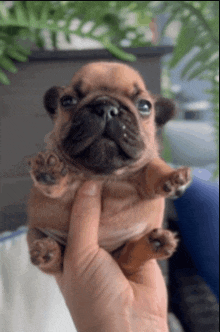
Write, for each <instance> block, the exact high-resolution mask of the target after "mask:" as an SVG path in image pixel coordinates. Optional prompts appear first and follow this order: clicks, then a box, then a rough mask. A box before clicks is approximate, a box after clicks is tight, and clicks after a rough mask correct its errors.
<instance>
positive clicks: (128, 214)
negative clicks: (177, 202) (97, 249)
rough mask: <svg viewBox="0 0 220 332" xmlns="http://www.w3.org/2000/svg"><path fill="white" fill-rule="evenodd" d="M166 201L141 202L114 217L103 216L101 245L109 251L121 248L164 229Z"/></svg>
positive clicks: (100, 233)
mask: <svg viewBox="0 0 220 332" xmlns="http://www.w3.org/2000/svg"><path fill="white" fill-rule="evenodd" d="M164 208H165V200H164V198H158V199H154V200H145V201H143V200H140V201H139V202H138V203H136V204H135V205H133V206H132V207H130V208H128V209H126V210H123V211H121V212H118V213H117V214H115V215H113V216H111V217H110V216H105V213H103V215H102V219H101V222H100V228H99V245H100V246H101V247H102V248H104V249H106V250H107V251H113V250H115V249H117V248H119V247H120V246H121V245H123V244H124V243H125V242H127V241H137V240H138V239H139V238H141V237H142V236H143V235H144V234H147V233H149V232H150V231H151V230H152V229H154V228H160V227H162V223H163V216H164Z"/></svg>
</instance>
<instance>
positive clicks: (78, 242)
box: [67, 181, 101, 253]
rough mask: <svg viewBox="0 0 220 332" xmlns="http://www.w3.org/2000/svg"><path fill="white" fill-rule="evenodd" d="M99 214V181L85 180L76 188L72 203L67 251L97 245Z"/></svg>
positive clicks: (77, 250) (76, 250)
mask: <svg viewBox="0 0 220 332" xmlns="http://www.w3.org/2000/svg"><path fill="white" fill-rule="evenodd" d="M100 214H101V183H100V182H94V181H87V182H85V183H84V184H83V185H82V187H81V188H80V189H79V190H78V192H77V195H76V197H75V201H74V204H73V208H72V212H71V218H70V228H69V233H68V242H67V243H68V246H67V247H68V248H67V250H68V251H69V252H71V253H73V252H74V251H75V252H79V251H82V250H83V249H85V248H87V247H88V246H90V247H91V246H94V248H95V247H96V248H97V247H98V228H99V221H100Z"/></svg>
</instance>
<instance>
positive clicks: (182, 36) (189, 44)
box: [169, 24, 197, 69]
mask: <svg viewBox="0 0 220 332" xmlns="http://www.w3.org/2000/svg"><path fill="white" fill-rule="evenodd" d="M196 38H197V35H196V33H195V30H194V28H192V27H189V25H187V24H186V25H185V24H183V25H182V28H181V31H180V33H179V36H178V37H177V41H176V46H175V48H174V54H173V58H172V60H171V61H170V64H169V66H170V68H171V69H173V68H175V67H176V66H177V64H178V63H179V62H180V61H181V60H182V59H183V57H184V56H185V55H187V54H188V53H189V52H190V51H191V50H192V49H193V48H194V47H195V43H194V42H195V40H196Z"/></svg>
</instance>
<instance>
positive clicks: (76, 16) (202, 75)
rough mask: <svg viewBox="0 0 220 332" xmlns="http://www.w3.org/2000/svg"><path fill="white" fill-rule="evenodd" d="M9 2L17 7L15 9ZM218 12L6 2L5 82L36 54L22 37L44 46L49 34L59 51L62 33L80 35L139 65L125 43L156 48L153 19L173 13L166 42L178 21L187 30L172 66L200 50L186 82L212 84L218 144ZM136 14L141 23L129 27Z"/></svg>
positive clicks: (2, 15) (211, 5) (1, 20)
mask: <svg viewBox="0 0 220 332" xmlns="http://www.w3.org/2000/svg"><path fill="white" fill-rule="evenodd" d="M9 3H12V4H11V6H10V7H9V6H8V4H9ZM218 13H219V2H218V1H12V2H10V1H0V82H1V83H3V84H10V82H9V80H8V78H7V76H6V73H5V70H6V71H10V72H12V73H16V72H17V68H16V66H15V65H14V62H13V61H12V60H16V61H27V59H28V56H29V55H30V53H31V51H30V49H27V48H24V47H23V46H21V45H20V44H19V43H18V40H20V39H28V40H31V41H32V42H33V43H35V44H36V45H37V46H38V47H39V48H43V47H45V43H46V42H45V38H44V37H43V34H42V32H43V31H45V30H47V31H49V32H50V38H51V41H52V45H53V47H54V48H57V46H58V33H59V32H63V33H64V35H65V37H66V40H67V41H68V42H70V36H71V35H72V34H74V35H78V36H81V37H86V38H91V39H93V40H97V41H99V42H100V43H101V44H102V45H103V46H104V47H105V48H106V49H108V50H109V51H110V52H111V53H112V54H114V55H115V56H116V57H117V58H120V59H121V60H127V61H135V57H134V55H132V54H128V53H126V52H124V51H123V50H122V49H121V46H122V45H123V42H124V41H125V40H129V43H130V44H129V46H133V47H137V46H145V47H146V46H152V44H151V42H150V41H148V40H147V39H146V29H148V28H149V27H148V25H149V23H150V21H151V20H152V18H154V17H156V16H158V15H160V14H169V18H168V20H167V22H166V25H165V26H164V28H163V32H162V35H161V38H162V37H163V36H164V35H165V33H166V31H167V28H168V27H169V26H170V24H172V23H173V22H176V21H178V22H180V23H181V29H180V32H179V34H178V36H177V39H176V42H175V48H174V52H173V56H172V59H171V61H170V62H169V64H168V65H169V67H168V68H169V69H173V68H175V67H176V66H177V65H178V64H179V63H180V62H181V61H182V60H183V59H184V57H185V56H186V55H187V54H189V53H190V52H191V51H192V50H195V49H196V50H197V53H196V55H195V56H194V57H193V58H191V59H190V60H189V61H188V63H187V64H186V65H185V67H184V69H183V71H182V78H186V79H187V80H192V79H195V78H197V79H201V80H202V79H204V80H206V81H207V80H208V81H209V82H210V83H211V89H210V90H209V93H210V94H211V99H212V102H213V105H214V113H215V119H216V142H217V145H218V136H219V125H218V120H219V101H218V95H219V92H218V91H219V82H218V78H217V77H218V71H219V64H218V63H219V15H218ZM132 14H135V17H136V21H135V22H134V23H132V24H129V20H128V18H129V17H130V16H131V15H132ZM73 21H74V22H75V27H73ZM1 68H2V69H4V71H2V70H1ZM218 169H219V167H218ZM217 174H218V170H217V171H216V175H217Z"/></svg>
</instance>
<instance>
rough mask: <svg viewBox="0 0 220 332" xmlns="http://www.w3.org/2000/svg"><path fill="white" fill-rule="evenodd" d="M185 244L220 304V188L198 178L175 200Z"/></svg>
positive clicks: (200, 273) (199, 272) (215, 184)
mask: <svg viewBox="0 0 220 332" xmlns="http://www.w3.org/2000/svg"><path fill="white" fill-rule="evenodd" d="M174 205H175V208H176V211H177V214H178V219H179V221H178V225H179V228H180V232H181V235H182V237H183V241H184V243H185V245H186V247H187V249H188V251H189V253H190V255H191V257H192V259H193V261H194V263H195V266H196V268H197V270H198V274H199V275H200V276H201V277H202V278H203V279H204V280H205V281H206V283H207V284H208V285H209V286H210V288H211V289H212V291H213V293H214V294H215V296H216V297H217V299H218V301H219V185H218V184H217V183H212V182H207V181H204V180H201V179H199V178H197V177H194V178H193V182H192V184H191V186H190V187H189V188H188V189H187V191H186V193H185V194H184V195H183V196H182V197H181V198H179V199H177V200H175V201H174Z"/></svg>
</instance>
